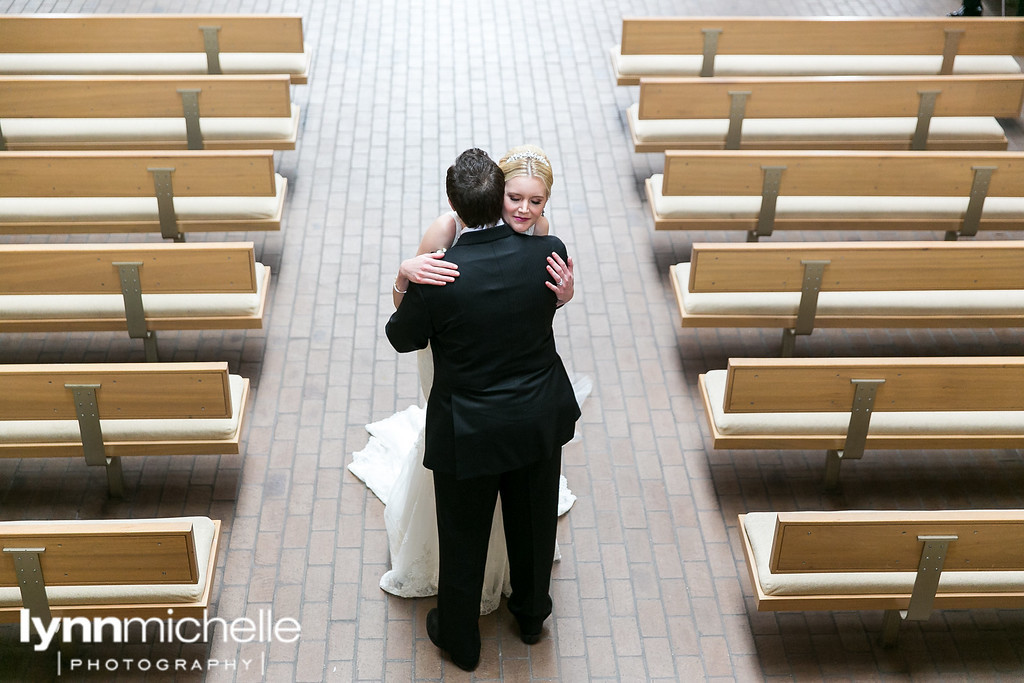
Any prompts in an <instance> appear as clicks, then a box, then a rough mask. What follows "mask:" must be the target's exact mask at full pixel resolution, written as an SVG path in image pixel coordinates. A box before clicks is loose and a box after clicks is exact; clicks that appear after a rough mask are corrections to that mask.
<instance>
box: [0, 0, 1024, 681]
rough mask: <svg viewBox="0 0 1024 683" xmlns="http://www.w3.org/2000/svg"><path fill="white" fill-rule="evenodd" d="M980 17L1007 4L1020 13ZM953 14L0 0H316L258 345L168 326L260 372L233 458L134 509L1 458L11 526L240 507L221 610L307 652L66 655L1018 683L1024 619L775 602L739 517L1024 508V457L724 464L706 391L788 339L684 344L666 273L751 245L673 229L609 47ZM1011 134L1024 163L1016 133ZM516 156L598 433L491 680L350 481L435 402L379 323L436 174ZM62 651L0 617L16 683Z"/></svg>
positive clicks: (446, 669)
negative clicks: (895, 633) (766, 603)
mask: <svg viewBox="0 0 1024 683" xmlns="http://www.w3.org/2000/svg"><path fill="white" fill-rule="evenodd" d="M1009 4H1010V6H1011V9H1012V8H1013V7H1014V3H1013V2H1011V3H1009ZM985 5H986V7H987V8H988V10H990V13H991V10H993V9H995V10H996V11H998V7H999V3H994V2H991V1H990V0H986V3H985ZM955 6H956V2H955V0H948V1H947V2H941V1H939V0H898V1H895V2H882V1H881V0H855V1H851V2H824V1H821V0H817V1H815V0H790V1H788V2H783V1H781V0H761V1H758V2H755V1H753V0H735V1H732V2H726V1H725V0H702V1H699V2H698V1H697V0H618V1H613V0H562V1H561V2H542V1H539V0H521V1H516V2H508V1H506V2H498V1H495V0H444V1H442V2H438V3H430V2H424V1H423V0H417V1H414V2H395V1H394V0H382V1H378V2H368V1H367V0H337V1H335V0H261V1H258V2H257V1H255V0H203V1H202V2H200V1H198V0H175V1H174V2H171V1H169V0H168V1H159V0H154V1H151V2H145V1H142V0H127V1H124V2H121V1H116V2H115V1H113V0H0V8H2V9H3V10H4V11H6V12H170V11H174V12H219V11H222V12H229V13H233V12H301V13H302V14H303V16H304V18H305V32H306V36H307V39H308V41H309V42H310V43H311V44H312V47H313V50H314V62H313V68H312V74H311V78H310V82H309V84H308V85H303V86H295V87H294V88H293V91H294V97H295V99H296V101H297V102H298V103H299V104H300V105H301V107H302V128H301V132H300V140H299V145H298V148H297V149H296V150H295V151H290V152H282V153H279V155H278V166H279V170H280V172H282V173H283V174H284V175H286V176H287V177H288V179H289V197H288V200H287V210H286V215H285V219H284V228H283V230H282V231H281V232H280V233H272V234H252V235H248V236H246V237H247V238H248V239H251V240H253V241H254V242H255V243H256V249H257V256H258V258H259V259H260V260H261V261H262V262H263V263H266V264H268V265H270V266H271V268H272V269H273V273H274V280H273V283H272V291H271V293H270V297H271V298H270V305H269V311H268V315H267V325H266V327H265V329H263V330H261V331H250V332H247V333H241V332H224V333H222V332H203V333H179V334H164V335H162V338H161V345H162V349H163V350H164V351H165V352H166V353H167V354H168V356H169V357H172V358H173V359H174V360H226V361H228V362H229V364H230V366H231V370H232V372H237V373H241V374H242V375H244V376H246V377H249V378H250V379H251V380H252V384H253V389H254V395H255V400H254V402H253V404H252V417H251V420H250V421H249V423H248V426H247V430H246V434H245V439H244V442H243V447H242V452H243V455H241V456H223V457H219V458H209V457H173V458H151V459H148V460H146V461H141V460H139V461H133V460H129V461H128V462H127V463H126V465H125V470H126V478H127V482H128V491H129V495H128V497H127V498H126V499H125V500H124V501H111V500H108V499H107V496H106V492H105V486H104V480H103V477H102V474H100V473H95V472H92V471H89V470H88V469H87V468H86V466H85V465H84V464H82V463H78V462H40V461H32V460H4V461H0V518H3V519H24V518H40V519H62V518H82V519H91V518H115V517H151V516H158V515H180V514H207V515H210V516H212V517H215V518H219V519H222V520H224V529H225V543H224V546H223V550H222V552H221V554H220V557H219V558H218V568H217V574H216V586H215V595H216V599H215V602H216V609H215V614H216V615H217V616H220V617H222V618H225V619H228V620H230V619H233V618H236V617H241V616H250V617H255V616H256V615H257V614H258V613H259V611H260V610H264V611H266V610H273V615H275V617H284V616H288V617H292V618H295V619H297V620H299V621H300V622H301V624H302V629H303V630H302V637H301V639H300V640H299V641H298V642H297V643H291V644H288V643H282V642H273V643H271V644H265V643H249V644H243V645H236V644H234V643H225V642H222V641H221V639H220V634H219V633H218V637H217V638H216V639H215V641H214V642H213V643H210V644H207V645H203V644H192V645H188V644H186V645H182V644H175V645H145V644H138V643H136V644H130V645H123V646H121V645H105V646H103V647H102V648H93V649H90V648H89V647H88V646H85V645H82V644H68V645H64V646H62V648H61V650H60V655H61V656H62V657H64V659H65V661H67V659H68V658H70V657H83V658H90V657H91V658H96V657H101V656H102V657H105V658H109V659H112V660H113V661H114V662H115V663H118V662H120V663H122V664H121V669H120V671H119V672H118V673H117V674H116V676H115V675H113V674H110V673H104V672H100V673H94V674H92V677H94V678H112V677H116V678H118V679H121V680H136V679H139V678H142V677H145V678H150V679H160V680H162V679H169V678H171V677H172V676H173V674H172V673H158V672H150V673H149V674H147V675H145V676H143V675H142V674H139V673H137V672H135V671H125V669H124V665H123V660H124V659H125V658H148V659H149V660H153V661H155V660H158V659H160V658H165V659H171V660H173V659H176V658H177V659H183V660H187V661H188V662H189V663H190V665H191V662H193V661H195V660H199V661H202V662H206V660H209V659H214V660H218V661H219V662H225V661H227V662H233V663H234V666H233V667H229V666H225V665H219V666H216V667H211V671H210V672H209V674H208V677H209V679H210V680H216V681H222V680H223V681H228V680H231V681H234V680H237V681H251V680H271V681H286V680H297V681H318V680H331V681H348V680H357V679H358V680H380V679H387V680H396V681H399V680H402V681H404V680H435V679H439V678H445V679H451V680H453V681H458V680H469V679H471V678H476V679H478V680H486V679H500V678H505V679H508V680H512V681H519V680H523V681H526V680H565V681H582V680H602V679H604V680H687V681H689V680H700V679H707V680H744V681H747V680H771V681H775V680H786V681H790V680H801V681H803V680H853V679H857V680H861V679H873V680H883V679H885V680H914V681H920V680H937V679H943V680H945V679H958V680H966V679H972V680H1019V679H1020V678H1021V677H1022V675H1024V612H1020V611H1010V610H976V611H948V612H943V613H941V614H937V615H935V616H934V617H933V618H932V619H931V620H930V621H929V622H927V623H925V624H921V625H913V624H909V625H906V626H905V628H904V630H903V635H902V642H901V646H900V647H899V648H898V649H894V650H884V649H881V648H880V647H879V646H878V645H877V644H876V641H875V637H876V635H877V633H878V631H879V627H880V623H881V615H880V614H877V613H870V612H864V613H861V612H837V613H821V614H818V613H808V614H802V613H781V614H771V613H760V614H759V613H757V612H756V611H755V610H754V607H753V600H752V597H751V590H750V587H749V585H748V581H747V577H746V570H745V567H744V565H743V562H742V555H741V551H740V547H739V541H738V536H737V526H736V514H737V513H739V512H743V511H748V510H765V509H777V510H791V509H842V508H928V509H932V508H944V507H979V508H985V507H1020V506H1021V505H1022V504H1024V495H1022V492H1024V463H1022V462H1021V453H1020V452H1019V451H983V452H976V453H953V452H931V453H915V452H909V453H886V452H879V453H870V454H869V455H868V456H867V457H865V459H864V460H863V461H861V462H857V463H854V464H852V465H847V467H846V468H844V470H845V471H844V473H843V488H842V491H841V492H840V493H838V494H835V495H825V494H823V493H822V492H821V488H820V486H819V477H820V472H821V467H822V462H821V457H820V454H817V453H811V454H807V453H793V452H774V451H761V452H717V451H715V450H713V449H711V448H710V447H709V441H708V439H707V432H706V428H705V426H704V423H703V415H702V410H701V408H700V407H699V405H698V401H697V398H696V393H695V385H696V379H697V375H698V374H699V373H701V372H703V371H705V370H706V369H709V368H719V367H724V364H725V363H726V361H727V359H728V358H729V357H730V356H761V355H772V354H774V352H775V349H776V347H777V344H778V339H777V338H776V335H775V333H774V332H772V333H767V332H764V331H759V330H753V331H736V330H690V331H683V330H681V329H679V328H678V326H677V322H676V314H675V311H674V306H675V304H674V302H673V300H672V295H671V287H670V286H669V283H668V266H669V265H670V264H673V263H676V262H678V261H683V260H686V259H687V258H688V256H689V248H690V245H691V243H692V242H693V241H698V240H709V241H715V240H725V239H730V240H731V239H736V236H735V235H727V236H723V235H719V234H705V233H696V234H666V233H657V234H656V233H654V231H653V230H652V226H651V221H650V218H649V216H648V213H647V211H646V208H645V207H644V201H645V200H644V198H643V192H642V186H643V180H644V179H645V178H646V177H648V176H649V175H651V173H653V172H657V171H658V170H660V169H659V165H660V161H659V159H658V156H657V155H638V154H634V153H633V152H632V148H631V145H630V143H629V136H628V133H627V129H626V124H625V116H624V111H625V109H626V107H627V106H628V105H629V104H630V103H631V102H632V100H633V99H634V98H635V96H636V90H635V88H617V87H615V85H614V81H613V79H612V75H611V71H610V68H609V62H608V58H607V49H608V47H609V46H610V45H612V44H613V43H615V42H616V41H617V40H618V36H619V31H620V28H621V23H620V22H621V18H622V16H623V15H650V16H667V15H673V14H693V15H697V14H705V15H786V14H799V15H845V14H850V15H893V16H896V15H920V16H925V15H938V14H944V13H945V12H946V11H949V10H951V9H953V8H954V7H955ZM1008 125H1009V126H1010V127H1011V128H1010V133H1011V137H1012V139H1013V141H1014V143H1013V144H1014V146H1015V148H1017V149H1021V148H1022V144H1021V140H1022V137H1021V134H1020V127H1019V122H1008ZM525 141H531V142H535V143H538V144H540V145H541V146H542V147H544V148H545V149H546V150H547V151H548V152H549V153H550V155H551V157H552V159H553V161H554V163H555V170H556V183H555V187H554V193H553V196H552V200H551V203H550V204H549V216H550V217H551V220H552V224H553V226H554V228H555V230H556V232H557V233H558V234H560V235H561V236H562V237H563V238H564V239H565V241H566V242H567V244H568V245H569V249H570V253H572V254H573V256H574V259H575V260H576V263H577V278H578V279H577V283H578V288H577V294H576V299H575V300H574V301H573V302H572V304H571V305H570V306H568V307H566V308H565V309H564V310H563V312H562V313H561V314H560V315H559V317H558V320H557V326H556V332H557V336H558V343H559V347H560V350H561V352H562V354H563V357H564V358H565V359H566V361H567V364H568V365H569V366H570V368H571V370H572V371H574V372H578V373H586V374H589V375H591V376H592V377H593V378H594V392H593V394H592V395H591V397H590V399H589V400H588V402H587V404H586V406H585V409H584V411H583V417H582V419H581V422H580V428H581V432H582V435H583V438H582V441H581V443H577V444H573V445H570V446H569V447H568V448H567V449H566V453H565V471H566V474H567V476H568V479H569V483H570V486H571V488H572V489H573V491H574V492H575V493H576V494H577V496H578V497H579V499H578V501H577V502H576V504H575V507H573V509H572V510H571V512H570V513H569V514H568V515H567V516H566V517H565V518H563V520H562V521H561V522H560V527H559V543H560V546H561V551H562V554H563V558H564V559H563V560H562V562H561V563H560V564H559V565H558V566H557V567H556V568H555V572H554V582H553V588H552V590H553V594H554V598H555V611H554V615H553V619H552V620H550V621H549V622H548V624H549V630H550V634H551V637H550V638H546V639H545V640H544V641H542V642H541V643H540V644H538V645H535V646H532V647H527V646H524V645H523V644H522V643H520V642H519V641H518V639H517V637H516V635H515V632H514V629H513V627H512V625H511V624H510V618H509V616H508V614H507V612H506V611H504V610H503V609H502V610H499V611H498V612H496V613H494V614H491V615H489V616H487V617H485V618H484V619H483V620H482V630H483V637H484V641H483V654H482V660H481V665H480V668H479V670H478V671H477V672H476V673H475V675H474V676H470V675H468V674H465V673H464V672H461V671H458V670H457V669H455V668H454V667H453V666H452V665H451V664H450V663H449V662H446V661H444V660H443V659H442V658H440V657H439V655H438V652H437V650H436V649H435V648H434V647H433V646H432V645H431V644H430V642H429V640H428V639H427V637H426V633H425V629H424V617H425V614H426V612H427V610H428V609H429V608H430V607H431V606H432V605H433V600H432V599H421V600H404V599H398V598H394V597H391V596H389V595H387V594H385V593H383V592H382V591H381V590H380V589H379V588H378V587H377V580H378V578H379V576H380V574H381V572H382V571H383V570H384V568H385V567H386V565H387V562H388V558H387V542H386V537H385V531H384V524H383V518H382V509H383V508H382V506H381V504H380V503H379V501H378V500H377V499H376V498H375V497H374V496H373V494H372V493H370V492H369V491H368V490H367V489H366V488H365V486H364V485H363V484H362V483H361V482H360V481H358V480H357V479H356V478H355V477H353V476H352V475H351V474H350V473H349V472H348V471H347V470H346V469H345V464H346V463H347V461H348V459H349V458H350V454H351V453H352V452H353V451H355V450H358V449H360V448H362V447H363V446H364V445H365V443H366V439H367V434H366V431H365V429H364V425H365V424H366V423H368V422H370V421H373V420H376V419H380V418H382V417H385V416H387V415H389V414H391V413H392V412H394V411H395V410H397V409H401V408H404V407H406V406H408V405H409V404H410V403H413V402H415V401H416V400H417V380H416V370H415V363H414V360H413V359H412V358H411V357H408V356H404V357H400V356H398V355H397V354H395V353H394V352H393V351H392V350H391V348H390V346H389V345H388V343H387V341H386V340H385V339H384V336H383V334H381V332H382V330H383V324H384V322H385V320H386V319H387V316H388V315H389V314H390V312H391V310H392V305H391V296H390V293H389V286H390V283H391V279H392V277H393V273H394V271H395V270H396V267H397V264H398V262H399V260H400V257H401V256H403V255H408V254H411V253H413V252H414V251H415V248H416V245H417V243H418V241H419V237H420V234H421V231H422V230H423V228H424V226H425V225H426V223H427V221H428V220H429V219H430V218H432V217H433V216H435V215H436V214H437V213H438V212H439V211H440V210H441V209H442V208H443V207H444V206H445V201H444V191H443V184H442V182H441V177H442V173H443V169H444V168H445V167H446V166H447V165H448V164H449V163H450V162H451V160H452V159H454V157H455V156H456V154H457V153H458V152H459V151H460V150H462V149H463V148H466V147H469V146H474V145H475V146H480V147H483V148H484V149H487V150H489V151H490V152H492V153H493V154H495V155H498V154H500V153H501V152H502V151H503V150H504V149H506V148H507V147H509V146H511V145H514V144H519V143H522V142H525ZM1000 236H1004V235H988V236H986V238H992V237H1000ZM235 237H236V236H233V235H232V236H228V235H208V236H201V237H196V238H194V239H195V240H197V241H198V240H210V241H214V240H218V239H230V238H235ZM787 237H789V236H787ZM817 237H819V236H817V235H810V236H806V237H805V238H806V239H816V238H817ZM856 237H857V238H859V239H865V238H868V237H870V235H864V234H859V235H856ZM932 237H934V236H930V237H929V238H932ZM1004 237H1005V236H1004ZM794 238H795V239H800V238H801V237H799V236H796V237H794ZM36 239H37V241H53V242H60V241H99V242H102V241H123V239H124V238H122V237H120V236H118V237H112V238H109V239H108V238H105V237H101V236H100V237H90V238H81V237H76V238H62V237H44V238H36ZM127 239H138V240H146V239H151V238H147V237H130V238H127ZM5 241H7V240H5ZM1020 341H1021V339H1020V334H1019V331H1018V330H1015V331H986V330H965V331H949V330H931V331H924V332H906V331H902V330H892V331H884V330H882V331H866V332H865V331H856V332H849V333H845V332H841V331H821V332H816V333H815V334H814V335H813V337H812V338H810V339H808V340H803V339H802V340H800V343H801V345H802V353H806V354H807V355H818V356H827V355H904V354H908V355H909V354H915V355H943V354H971V355H1001V354H1015V353H1019V352H1020ZM108 360H109V361H113V360H142V352H141V349H140V348H136V346H135V345H134V344H130V343H128V341H127V340H123V339H120V338H118V337H117V335H112V334H83V333H76V334H51V335H38V334H31V335H4V336H2V337H0V362H4V363H28V362H56V361H64V362H80V361H108ZM57 654H58V651H57V650H56V649H51V650H50V651H47V652H42V653H36V652H33V651H31V650H30V648H29V647H28V646H26V645H22V644H20V643H19V642H18V633H17V629H16V627H14V626H5V627H3V628H0V678H3V679H11V680H48V679H51V678H53V677H54V676H55V675H56V668H55V667H56V656H57ZM104 661H107V660H106V659H105V660H104ZM246 663H248V667H246ZM173 677H175V678H180V679H182V680H189V679H200V678H203V677H204V676H203V674H200V673H197V672H193V673H180V674H178V675H176V676H173Z"/></svg>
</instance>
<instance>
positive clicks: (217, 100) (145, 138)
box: [0, 75, 299, 150]
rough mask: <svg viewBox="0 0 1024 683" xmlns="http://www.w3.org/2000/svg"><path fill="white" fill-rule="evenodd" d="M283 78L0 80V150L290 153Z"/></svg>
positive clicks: (291, 109) (292, 136)
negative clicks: (154, 150)
mask: <svg viewBox="0 0 1024 683" xmlns="http://www.w3.org/2000/svg"><path fill="white" fill-rule="evenodd" d="M290 87H291V86H290V81H289V79H288V77H287V76H282V75H243V76H162V75H154V76H0V148H2V149H7V150H78V149H161V150H164V149H295V141H296V139H297V137H298V130H299V109H298V106H297V105H295V104H293V103H292V101H291V90H290Z"/></svg>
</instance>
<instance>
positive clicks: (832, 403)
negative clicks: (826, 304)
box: [699, 357, 1024, 489]
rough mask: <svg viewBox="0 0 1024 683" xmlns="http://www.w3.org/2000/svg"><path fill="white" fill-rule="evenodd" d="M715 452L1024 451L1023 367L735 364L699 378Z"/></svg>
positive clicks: (833, 455)
mask: <svg viewBox="0 0 1024 683" xmlns="http://www.w3.org/2000/svg"><path fill="white" fill-rule="evenodd" d="M699 386H700V393H701V398H702V400H703V402H704V409H705V416H706V418H707V423H708V426H709V428H710V430H711V439H712V445H713V447H714V448H716V449H797V450H818V449H822V450H825V451H826V457H825V463H826V464H825V486H826V488H828V489H831V488H834V487H835V486H836V485H837V484H838V482H839V465H840V463H841V462H842V461H844V460H858V459H860V458H861V457H862V456H863V455H864V451H865V450H867V449H914V450H927V449H955V450H966V449H981V448H998V449H1015V448H1021V447H1024V424H1022V423H1021V420H1020V411H1024V358H1020V357H1006V358H986V357H968V358H939V357H936V358H822V359H817V358H730V359H729V366H728V368H727V369H726V370H710V371H708V372H707V373H705V374H702V375H700V377H699Z"/></svg>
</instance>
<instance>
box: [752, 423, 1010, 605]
mask: <svg viewBox="0 0 1024 683" xmlns="http://www.w3.org/2000/svg"><path fill="white" fill-rule="evenodd" d="M876 417H877V416H876ZM965 512H969V511H965ZM819 514H820V513H819ZM843 514H849V511H846V512H844V513H843ZM777 518H778V515H777V514H776V513H774V512H748V513H747V515H746V517H745V518H744V519H745V521H744V526H743V527H742V528H745V529H746V532H747V539H748V540H749V541H750V548H751V551H752V554H753V556H754V562H755V564H756V566H757V573H758V578H759V579H760V580H761V590H762V592H764V593H765V594H766V595H822V594H824V595H828V594H830V593H846V594H874V593H897V594H900V593H903V594H908V595H909V594H910V593H911V592H912V591H913V589H914V581H915V579H916V578H917V572H916V571H910V572H823V573H820V572H806V573H792V574H790V573H779V574H774V573H772V571H771V569H770V568H769V567H770V563H771V555H772V543H773V540H774V538H775V521H776V519H777ZM1022 585H1024V572H1009V571H994V570H993V571H946V572H943V573H942V574H941V575H940V576H939V589H938V591H939V592H940V593H952V592H962V591H969V592H979V593H989V592H999V591H1004V590H1006V589H1007V588H1008V587H1013V586H1017V587H1019V586H1022Z"/></svg>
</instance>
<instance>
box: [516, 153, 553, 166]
mask: <svg viewBox="0 0 1024 683" xmlns="http://www.w3.org/2000/svg"><path fill="white" fill-rule="evenodd" d="M520 159H532V160H533V161H539V162H540V163H542V164H544V165H545V166H547V167H548V168H551V162H550V161H548V160H547V159H546V158H545V157H543V156H542V155H540V154H537V153H536V152H516V153H515V154H513V155H512V156H510V157H506V159H505V161H506V162H510V161H519V160H520Z"/></svg>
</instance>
